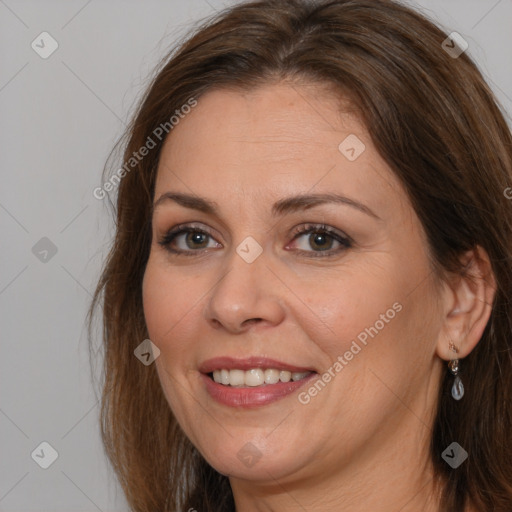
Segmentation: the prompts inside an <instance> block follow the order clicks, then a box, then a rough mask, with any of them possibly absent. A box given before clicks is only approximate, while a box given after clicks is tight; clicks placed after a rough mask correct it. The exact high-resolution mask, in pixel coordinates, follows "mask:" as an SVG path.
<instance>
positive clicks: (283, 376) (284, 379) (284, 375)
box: [279, 371, 292, 382]
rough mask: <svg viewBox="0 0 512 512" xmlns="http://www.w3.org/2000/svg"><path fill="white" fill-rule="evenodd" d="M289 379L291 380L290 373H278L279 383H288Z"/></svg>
mask: <svg viewBox="0 0 512 512" xmlns="http://www.w3.org/2000/svg"><path fill="white" fill-rule="evenodd" d="M291 378H292V372H287V371H281V372H279V380H280V381H281V382H290V379H291Z"/></svg>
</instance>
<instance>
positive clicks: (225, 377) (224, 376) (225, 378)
mask: <svg viewBox="0 0 512 512" xmlns="http://www.w3.org/2000/svg"><path fill="white" fill-rule="evenodd" d="M214 373H215V372H214ZM214 380H215V379H214ZM215 382H220V383H221V384H224V385H225V386H228V385H229V370H221V371H220V380H216V381H215Z"/></svg>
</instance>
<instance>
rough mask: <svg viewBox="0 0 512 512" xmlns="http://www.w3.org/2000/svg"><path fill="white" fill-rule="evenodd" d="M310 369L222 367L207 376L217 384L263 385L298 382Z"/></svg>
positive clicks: (237, 385)
mask: <svg viewBox="0 0 512 512" xmlns="http://www.w3.org/2000/svg"><path fill="white" fill-rule="evenodd" d="M312 373H313V372H312V371H305V372H290V371H288V370H279V369H276V368H266V369H263V368H251V369H250V370H241V369H237V368H235V369H231V370H228V369H227V368H223V369H222V370H214V371H213V372H210V373H208V374H207V375H208V377H210V379H212V380H213V381H214V382H216V383H217V384H222V385H223V386H230V387H235V388H247V387H263V386H269V385H273V384H277V383H278V382H285V383H286V382H290V381H293V382H298V381H300V380H302V379H305V378H306V377H308V376H309V375H311V374H312Z"/></svg>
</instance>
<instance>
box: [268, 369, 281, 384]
mask: <svg viewBox="0 0 512 512" xmlns="http://www.w3.org/2000/svg"><path fill="white" fill-rule="evenodd" d="M278 382H279V370H265V384H277V383H278Z"/></svg>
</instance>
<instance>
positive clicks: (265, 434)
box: [143, 83, 441, 483]
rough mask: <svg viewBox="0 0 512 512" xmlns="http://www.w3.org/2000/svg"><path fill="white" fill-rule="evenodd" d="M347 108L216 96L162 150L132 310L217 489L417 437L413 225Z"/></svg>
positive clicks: (421, 309) (301, 98)
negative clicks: (219, 476)
mask: <svg viewBox="0 0 512 512" xmlns="http://www.w3.org/2000/svg"><path fill="white" fill-rule="evenodd" d="M353 112H354V111H352V113H350V112H349V111H348V110H345V111H344V110H342V109H341V103H340V100H339V98H335V97H334V96H333V95H331V94H330V93H329V92H327V90H326V89H325V88H321V87H320V86H313V85H311V86H306V85H301V86H297V85H293V86H292V85H289V84H286V83H280V84H277V85H268V86H264V87H261V88H258V89H254V90H252V91H250V92H233V91H227V90H216V91H211V92H208V93H207V94H206V95H204V96H203V97H201V98H200V100H199V101H198V105H197V106H196V107H195V108H194V109H193V110H192V112H191V113H189V114H188V115H187V116H186V117H185V118H184V119H182V120H181V121H180V123H179V124H178V125H177V126H175V128H174V129H173V131H172V132H171V134H170V136H169V137H168V139H167V141H166V143H165V145H164V148H163V150H162V154H161V159H160V163H159V168H158V175H157V181H156V188H155V203H157V204H156V205H155V209H154V215H153V219H152V230H153V241H152V246H151V252H150V256H149V260H148V263H147V268H146V271H145V276H144V283H143V299H144V314H145V318H146V323H147V327H148V332H149V336H150V339H151V340H152V341H153V343H155V345H156V346H157V347H158V348H159V349H160V351H161V352H160V356H159V357H158V358H157V359H156V363H155V364H156V368H157V371H158V375H159V379H160V382H161V384H162V388H163V391H164V393H165V396H166V398H167V400H168V402H169V405H170V407H171V409H172V411H173V413H174V415H175V417H176V419H177V421H178V422H179V424H180V425H181V427H182V429H183V430H184V432H185V434H186V435H187V436H188V437H189V439H190V440H191V441H192V443H193V444H194V445H195V446H196V447H197V448H198V450H199V451H200V452H201V453H202V454H203V456H204V457H205V458H206V460H207V461H208V462H209V463H210V464H211V465H212V466H213V467H214V468H216V469H217V470H218V471H219V472H221V473H223V474H227V475H229V476H230V477H231V479H232V482H233V481H237V480H239V481H247V480H250V481H251V482H253V483H255V482H265V481H268V480H269V475H272V478H274V479H277V478H278V479H279V480H280V482H283V483H284V482H286V481H292V480H295V481H299V480H301V479H306V478H308V479H314V478H315V477H318V478H320V476H321V475H325V474H328V475H332V474H336V473H339V472H342V471H344V470H346V469H347V468H349V467H352V468H353V467H354V465H355V464H359V463H362V461H363V460H368V459H369V458H370V459H371V457H379V456H382V457H385V456H386V454H387V453H391V450H394V452H393V453H395V456H396V446H397V443H402V444H401V446H402V447H403V449H404V452H406V451H407V448H406V446H407V445H408V443H410V444H411V446H414V450H415V452H417V451H418V447H417V444H416V445H415V443H416V442H417V441H418V439H419V438H422V439H423V437H422V436H423V435H424V434H425V431H426V430H427V429H425V426H424V424H423V423H424V422H427V421H428V418H429V414H430V411H431V409H432V408H433V406H434V401H435V395H436V390H437V387H436V386H437V384H436V381H437V376H438V375H439V368H438V366H437V364H438V360H437V359H436V356H435V345H436V340H437V337H438V335H439V332H440V318H441V315H440V311H439V306H437V304H438V301H436V298H437V291H436V290H437V288H436V285H435V281H434V276H433V274H432V271H431V267H430V264H429V259H428V256H427V245H426V241H425V237H424V232H423V230H422V227H421V224H420V222H419V220H418V218H417V217H416V215H415V213H414V211H413V209H412V207H411V204H410V203H409V200H408V198H407V195H406V193H405V191H404V190H403V188H402V187H401V186H400V184H399V182H398V180H397V179H396V177H395V176H394V174H393V173H392V172H391V170H390V169H389V168H388V166H387V165H386V164H385V162H384V161H383V160H382V159H381V157H380V156H379V155H378V153H377V152H376V150H375V148H374V146H373V144H372V142H371V140H370V137H369V135H368V133H367V131H366V129H365V127H364V126H363V125H362V124H361V123H360V121H359V120H358V118H357V117H356V115H355V114H354V113H353ZM363 145H364V146H363ZM188 196H192V197H188ZM306 196H307V197H306ZM198 198H200V199H201V200H200V201H198V200H197V199H198ZM290 379H291V380H290ZM215 380H217V381H220V382H215ZM276 381H277V382H276ZM404 404H406V406H404ZM411 411H414V414H411ZM412 449H413V448H411V450H412Z"/></svg>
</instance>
